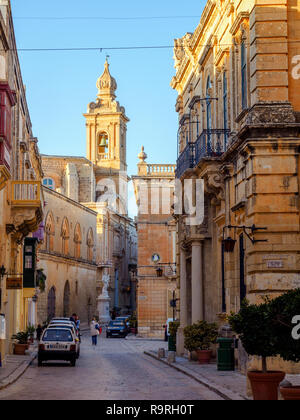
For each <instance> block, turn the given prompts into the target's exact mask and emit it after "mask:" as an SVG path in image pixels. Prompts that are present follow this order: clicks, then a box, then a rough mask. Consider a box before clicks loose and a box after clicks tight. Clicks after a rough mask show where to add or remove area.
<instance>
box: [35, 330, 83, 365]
mask: <svg viewBox="0 0 300 420" xmlns="http://www.w3.org/2000/svg"><path fill="white" fill-rule="evenodd" d="M78 344H79V341H78V338H77V337H76V336H75V335H74V334H73V333H72V331H71V330H70V329H68V328H65V327H56V328H47V329H46V330H45V331H44V332H43V335H42V338H41V341H40V344H39V350H38V365H39V366H42V364H43V362H44V361H48V360H66V361H69V362H70V363H71V366H75V365H76V359H77V351H78Z"/></svg>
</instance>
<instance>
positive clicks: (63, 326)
mask: <svg viewBox="0 0 300 420" xmlns="http://www.w3.org/2000/svg"><path fill="white" fill-rule="evenodd" d="M48 328H55V329H57V328H64V329H65V328H66V329H68V330H70V331H72V334H73V335H75V337H76V338H78V342H77V349H76V351H77V359H78V358H79V356H80V340H79V334H78V330H77V329H76V328H75V327H74V325H68V324H64V323H60V322H59V321H56V322H53V324H52V323H50V324H49V325H48Z"/></svg>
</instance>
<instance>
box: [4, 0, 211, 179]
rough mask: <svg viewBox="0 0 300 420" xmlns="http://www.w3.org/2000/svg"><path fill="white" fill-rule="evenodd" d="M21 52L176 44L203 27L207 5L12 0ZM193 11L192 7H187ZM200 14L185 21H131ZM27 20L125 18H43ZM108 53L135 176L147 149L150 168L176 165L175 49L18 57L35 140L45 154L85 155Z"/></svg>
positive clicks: (132, 0)
mask: <svg viewBox="0 0 300 420" xmlns="http://www.w3.org/2000/svg"><path fill="white" fill-rule="evenodd" d="M11 3H12V10H13V16H14V18H15V19H14V25H15V33H16V40H17V46H18V48H19V49H27V48H63V47H66V48H68V47H72V48H73V47H74V48H78V47H123V46H124V47H126V46H150V45H151V46H152V45H173V40H174V38H178V37H181V36H183V35H184V34H185V33H186V32H192V31H194V29H195V28H196V26H197V24H198V22H199V20H200V18H199V16H200V15H201V13H202V10H203V7H204V5H205V3H206V2H205V1H201V0H197V1H196V0H189V1H188V2H184V1H182V0H163V1H158V0H152V1H151V2H141V1H136V0H130V1H128V2H124V1H120V0H115V1H110V2H108V1H105V2H102V1H100V0H87V1H85V2H83V1H82V0H81V1H79V0H63V1H61V0H52V1H51V2H50V1H48V2H44V1H40V0H26V1H24V0H11ZM186 5H188V6H186ZM156 16H193V17H187V18H183V19H179V18H176V19H149V20H145V19H134V20H126V19H124V18H127V17H156ZM26 17H106V18H108V17H122V18H123V19H119V20H111V19H103V20H96V19H87V20H82V19H81V20H63V19H61V20H43V19H21V18H26ZM106 54H109V55H110V59H109V61H110V70H111V73H112V75H113V76H114V77H115V78H116V80H117V83H118V90H117V100H118V101H119V102H120V104H121V105H123V106H125V108H126V113H127V116H128V117H129V118H130V123H129V124H128V137H127V147H128V156H127V160H128V174H129V175H133V174H136V170H137V169H136V164H137V160H138V159H137V155H138V153H139V151H140V149H141V146H142V145H144V146H145V149H146V152H147V154H148V162H149V163H175V160H176V133H177V115H176V112H175V108H174V105H175V101H176V92H174V91H173V90H172V88H171V87H170V81H171V79H172V77H173V75H174V71H175V69H174V67H173V66H174V64H173V50H172V49H163V50H133V51H131V50H126V51H116V50H114V51H111V50H103V51H102V53H101V52H100V51H76V52H19V58H20V63H21V68H22V74H23V79H24V84H25V85H26V89H27V100H28V103H29V109H30V114H31V119H32V124H33V132H34V135H35V136H37V137H38V138H39V148H40V151H41V153H45V154H56V155H73V156H74V155H75V156H85V151H86V149H85V121H84V117H83V116H82V114H83V113H84V112H86V109H87V104H88V103H89V102H91V101H94V100H95V98H96V95H97V89H96V80H97V78H98V77H99V76H100V75H101V74H102V72H103V65H104V61H105V56H106Z"/></svg>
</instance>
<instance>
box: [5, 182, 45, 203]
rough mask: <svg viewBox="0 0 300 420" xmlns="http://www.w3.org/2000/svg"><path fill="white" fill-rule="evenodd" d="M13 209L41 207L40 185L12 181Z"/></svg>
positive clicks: (37, 183) (38, 183)
mask: <svg viewBox="0 0 300 420" xmlns="http://www.w3.org/2000/svg"><path fill="white" fill-rule="evenodd" d="M11 204H12V206H13V207H40V206H42V195H41V183H40V182H38V181H12V198H11Z"/></svg>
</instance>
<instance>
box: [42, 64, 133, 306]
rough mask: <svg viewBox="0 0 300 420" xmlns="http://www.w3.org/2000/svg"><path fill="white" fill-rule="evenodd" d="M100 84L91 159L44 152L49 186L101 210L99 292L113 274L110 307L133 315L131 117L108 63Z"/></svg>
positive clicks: (91, 126)
mask: <svg viewBox="0 0 300 420" xmlns="http://www.w3.org/2000/svg"><path fill="white" fill-rule="evenodd" d="M97 88H98V96H97V99H96V102H92V103H90V104H89V105H88V110H87V113H86V114H84V117H85V118H86V127H87V138H86V143H87V158H84V157H68V156H46V155H43V156H42V162H43V170H44V179H43V184H44V185H45V186H47V187H48V188H51V189H53V190H54V191H56V192H59V193H60V194H62V195H65V196H66V197H68V198H70V199H72V200H74V201H75V202H77V203H81V204H82V205H83V206H85V207H87V208H89V209H91V210H92V211H93V212H95V213H96V214H97V230H96V237H95V242H96V243H97V247H96V254H95V261H96V264H97V294H101V292H102V286H103V284H102V278H103V276H109V278H110V281H109V285H108V292H109V298H110V311H113V310H114V309H115V311H116V312H117V313H122V314H127V313H130V312H132V311H134V310H135V307H136V304H135V283H134V279H133V278H132V276H131V271H130V270H131V269H132V268H134V267H135V266H136V264H137V235H136V226H135V223H134V221H133V220H132V219H130V218H129V217H128V211H127V199H128V196H127V184H128V181H129V178H128V175H127V163H126V142H127V140H126V131H127V128H126V125H127V122H128V121H129V119H128V118H127V117H126V114H125V109H124V107H122V106H120V105H119V102H117V101H116V100H115V99H116V95H115V91H116V89H117V84H116V81H115V79H114V78H113V77H112V76H111V74H110V71H109V64H108V62H107V61H106V63H105V67H104V72H103V74H102V76H101V77H99V79H98V80H97Z"/></svg>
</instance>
